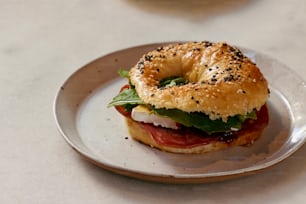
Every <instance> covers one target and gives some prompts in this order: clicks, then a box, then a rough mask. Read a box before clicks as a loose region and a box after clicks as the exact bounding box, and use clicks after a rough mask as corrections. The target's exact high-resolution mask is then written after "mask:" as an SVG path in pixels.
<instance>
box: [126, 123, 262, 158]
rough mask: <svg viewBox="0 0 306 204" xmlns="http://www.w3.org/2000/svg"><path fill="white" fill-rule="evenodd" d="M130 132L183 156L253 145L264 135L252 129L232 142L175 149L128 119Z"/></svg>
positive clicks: (142, 139) (155, 146)
mask: <svg viewBox="0 0 306 204" xmlns="http://www.w3.org/2000/svg"><path fill="white" fill-rule="evenodd" d="M126 123H127V126H128V130H129V133H130V135H131V136H132V138H133V139H135V140H137V141H140V142H142V143H144V144H146V145H148V146H151V147H154V148H157V149H160V150H163V151H166V152H172V153H183V154H199V153H207V152H212V151H217V150H221V149H225V148H229V147H234V146H244V145H250V144H253V143H254V141H256V140H257V139H258V138H259V137H260V136H261V134H262V131H263V129H264V128H262V129H260V128H259V129H252V130H251V131H245V132H244V133H243V134H242V135H240V136H239V137H238V138H236V139H235V140H233V141H231V142H223V141H218V140H214V141H211V142H210V143H208V144H201V145H197V146H194V147H185V148H183V147H174V146H167V145H162V144H158V143H157V142H156V141H155V140H154V139H153V137H152V135H151V134H150V132H149V131H147V130H146V129H144V128H143V126H141V123H139V122H137V121H134V120H132V119H130V118H126Z"/></svg>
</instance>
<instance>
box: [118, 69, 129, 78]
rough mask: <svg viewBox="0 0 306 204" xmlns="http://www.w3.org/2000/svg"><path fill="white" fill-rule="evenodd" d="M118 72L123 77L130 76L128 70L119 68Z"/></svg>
mask: <svg viewBox="0 0 306 204" xmlns="http://www.w3.org/2000/svg"><path fill="white" fill-rule="evenodd" d="M118 74H119V75H120V76H121V77H123V78H127V79H129V78H130V72H129V71H128V70H125V69H119V71H118Z"/></svg>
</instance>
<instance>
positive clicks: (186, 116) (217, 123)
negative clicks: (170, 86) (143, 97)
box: [154, 109, 256, 134]
mask: <svg viewBox="0 0 306 204" xmlns="http://www.w3.org/2000/svg"><path fill="white" fill-rule="evenodd" d="M154 112H155V113H157V114H159V115H162V116H167V117H169V118H171V119H172V120H174V121H176V122H177V123H180V124H182V125H184V126H186V127H194V128H197V129H200V130H202V131H204V132H206V133H208V134H212V133H216V132H226V131H230V130H232V129H233V128H234V129H237V130H240V129H241V126H242V123H243V122H244V121H245V120H246V119H248V118H250V119H252V117H253V116H254V114H255V115H256V113H255V111H253V112H252V113H251V114H248V115H246V116H243V117H241V116H240V115H239V116H235V117H230V118H228V120H227V122H224V121H222V120H220V119H217V120H211V119H209V117H208V116H207V115H205V114H203V113H200V112H192V113H187V112H184V111H181V110H178V109H154Z"/></svg>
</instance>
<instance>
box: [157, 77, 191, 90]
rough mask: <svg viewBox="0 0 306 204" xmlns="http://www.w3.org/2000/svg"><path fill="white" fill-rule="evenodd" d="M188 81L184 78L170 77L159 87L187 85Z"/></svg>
mask: <svg viewBox="0 0 306 204" xmlns="http://www.w3.org/2000/svg"><path fill="white" fill-rule="evenodd" d="M187 83H188V80H187V79H185V78H183V77H168V78H165V79H162V80H160V82H159V87H160V88H161V87H170V86H179V85H184V84H187Z"/></svg>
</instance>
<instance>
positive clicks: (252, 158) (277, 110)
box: [54, 43, 306, 183]
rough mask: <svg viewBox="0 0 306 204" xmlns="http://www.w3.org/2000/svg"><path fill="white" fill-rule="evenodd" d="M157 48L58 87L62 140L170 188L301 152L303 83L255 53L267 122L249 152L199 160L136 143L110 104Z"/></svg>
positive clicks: (130, 53) (113, 58) (245, 171)
mask: <svg viewBox="0 0 306 204" xmlns="http://www.w3.org/2000/svg"><path fill="white" fill-rule="evenodd" d="M162 44H164V43H159V44H148V45H142V46H138V47H132V48H128V49H124V50H120V51H117V52H114V53H111V54H108V55H106V56H103V57H101V58H99V59H96V60H95V61H93V62H91V63H89V64H87V65H86V66H84V67H82V68H81V69H79V70H78V71H76V72H75V73H74V74H72V76H70V77H69V78H68V79H67V81H66V82H65V83H64V84H63V85H62V86H61V88H60V90H59V92H58V94H57V97H56V100H55V104H54V113H55V118H56V123H57V125H58V128H59V130H60V132H61V134H62V135H63V136H64V138H65V140H66V141H67V142H68V143H69V144H70V145H71V146H72V147H73V148H74V149H75V150H76V151H77V152H79V153H80V154H81V155H82V156H84V157H85V158H86V159H88V160H89V161H91V162H93V163H95V164H97V165H98V166H100V167H103V168H104V169H107V170H110V171H113V172H116V173H119V174H122V175H127V176H131V177H135V178H140V179H145V180H150V181H158V182H172V183H201V182H212V181H218V180H223V179H229V178H234V177H238V176H243V175H249V174H253V173H256V172H258V171H259V170H263V169H266V168H267V167H270V166H272V165H274V164H276V163H279V162H280V161H282V160H284V159H285V158H287V157H289V156H290V155H291V154H292V153H294V152H295V151H296V150H298V149H299V148H300V147H301V146H302V145H303V144H304V142H305V137H306V125H305V124H306V109H305V108H303V106H304V104H303V103H304V102H305V101H306V83H305V82H304V81H303V80H302V79H301V78H300V77H298V76H297V75H296V74H294V73H293V71H292V70H290V69H289V68H288V67H286V66H285V65H283V64H281V63H280V62H278V61H276V60H274V59H272V58H269V57H267V56H265V55H263V54H260V53H257V52H254V51H252V50H248V49H243V48H242V51H243V52H244V53H245V54H246V55H248V56H250V57H251V58H252V59H254V60H255V61H256V63H257V65H258V66H259V67H260V68H261V70H262V72H263V73H264V75H265V76H266V78H267V79H268V81H269V83H270V85H269V86H270V90H271V95H270V98H269V101H268V106H269V114H270V122H269V125H268V127H267V128H266V129H265V131H264V133H263V135H262V137H261V138H260V139H259V140H258V141H257V142H256V143H255V144H254V145H252V146H250V147H234V148H231V149H227V150H223V151H218V152H212V153H208V154H199V155H183V154H173V153H166V152H162V151H159V150H157V149H153V148H150V147H148V146H145V145H143V144H140V143H138V142H135V141H134V140H133V139H131V138H130V137H129V135H128V132H127V129H126V126H125V123H124V119H123V117H122V116H121V115H120V114H119V113H117V112H116V110H115V109H114V108H107V107H106V106H107V104H108V103H109V102H110V101H111V100H112V98H113V97H114V96H115V95H116V94H117V93H118V91H119V89H120V87H121V86H122V85H123V84H125V83H126V80H125V79H121V78H119V77H118V74H117V71H118V69H120V68H126V69H129V68H130V67H131V66H133V65H134V64H135V63H136V62H137V61H138V59H139V58H140V56H142V55H143V54H144V53H146V52H148V51H149V50H152V49H155V48H157V47H158V46H160V45H162Z"/></svg>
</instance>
